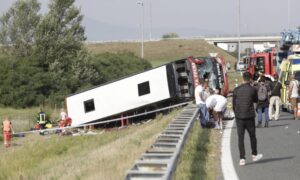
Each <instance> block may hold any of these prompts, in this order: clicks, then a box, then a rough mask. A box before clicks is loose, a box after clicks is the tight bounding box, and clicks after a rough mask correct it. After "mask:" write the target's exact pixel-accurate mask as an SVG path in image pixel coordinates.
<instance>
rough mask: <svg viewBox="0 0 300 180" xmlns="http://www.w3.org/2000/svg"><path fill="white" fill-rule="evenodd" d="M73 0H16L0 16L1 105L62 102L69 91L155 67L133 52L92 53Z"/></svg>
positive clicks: (27, 105)
mask: <svg viewBox="0 0 300 180" xmlns="http://www.w3.org/2000/svg"><path fill="white" fill-rule="evenodd" d="M74 1H75V0H64V1H61V0H51V1H50V3H49V5H48V8H49V10H48V12H47V13H45V14H40V13H39V12H40V7H41V5H40V3H39V2H38V1H37V0H27V1H24V0H18V1H16V2H15V3H14V4H13V5H12V7H11V8H10V9H9V10H8V11H7V12H6V13H4V14H3V15H2V16H1V17H0V44H1V47H0V50H1V54H0V106H12V107H30V106H37V105H41V104H43V105H45V104H46V105H53V104H57V103H61V102H62V101H63V100H64V98H65V96H66V95H68V94H71V93H75V92H77V91H80V90H82V89H85V88H89V87H91V86H94V85H98V84H101V83H104V82H107V81H110V80H113V79H116V78H120V77H122V76H125V75H128V74H132V73H136V72H138V71H142V70H145V69H149V68H151V65H150V63H149V62H148V61H146V60H144V59H140V58H139V57H137V56H135V55H134V54H133V53H131V52H120V53H116V54H113V53H104V54H96V55H94V54H91V53H89V52H88V51H87V49H86V48H85V46H84V41H85V40H86V37H85V30H84V27H83V26H82V20H83V15H82V14H81V13H80V9H79V8H78V7H76V6H75V5H74Z"/></svg>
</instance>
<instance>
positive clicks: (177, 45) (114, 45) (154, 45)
mask: <svg viewBox="0 0 300 180" xmlns="http://www.w3.org/2000/svg"><path fill="white" fill-rule="evenodd" d="M87 48H88V50H89V51H90V52H92V53H95V54H97V53H103V52H114V53H117V52H122V51H131V52H134V53H135V54H136V55H137V56H140V54H141V43H139V42H111V43H99V44H88V45H87ZM209 53H218V54H219V55H220V56H221V57H223V58H224V59H225V61H226V62H229V63H230V65H231V70H230V71H229V72H228V76H229V87H230V90H232V89H233V88H234V87H235V78H238V80H239V81H241V79H240V77H239V76H238V73H236V72H235V71H234V64H235V62H236V61H237V59H236V58H235V57H233V56H232V55H230V54H228V53H227V52H225V51H224V50H222V49H220V48H218V47H216V46H214V45H211V44H208V43H207V42H206V41H204V40H202V39H189V40H179V39H168V40H161V41H152V42H145V43H144V57H145V59H147V60H148V61H150V62H151V64H152V65H153V66H154V67H155V66H158V65H161V64H163V63H167V62H169V61H173V60H178V59H182V58H187V57H189V56H195V57H196V56H209Z"/></svg>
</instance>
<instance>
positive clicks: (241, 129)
mask: <svg viewBox="0 0 300 180" xmlns="http://www.w3.org/2000/svg"><path fill="white" fill-rule="evenodd" d="M236 126H237V133H238V139H239V150H240V159H245V143H244V135H245V130H247V131H248V134H249V137H250V142H251V149H252V155H257V140H256V134H255V119H254V118H252V119H247V120H244V119H243V120H240V119H236Z"/></svg>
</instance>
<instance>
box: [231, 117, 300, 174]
mask: <svg viewBox="0 0 300 180" xmlns="http://www.w3.org/2000/svg"><path fill="white" fill-rule="evenodd" d="M256 122H257V121H256ZM263 124H264V120H263ZM299 131H300V120H298V121H295V120H293V119H292V115H291V114H290V113H281V116H280V119H279V120H278V121H270V122H269V127H268V128H257V129H256V137H257V146H258V148H257V149H258V153H262V154H263V158H262V159H261V160H260V161H259V162H255V163H254V162H252V158H251V147H250V140H249V135H248V133H247V132H246V133H245V149H246V165H245V166H239V150H238V137H237V131H236V125H235V124H234V126H233V129H232V132H231V133H232V134H231V154H232V158H233V163H234V167H235V170H236V173H237V175H238V177H239V179H240V180H300V132H299Z"/></svg>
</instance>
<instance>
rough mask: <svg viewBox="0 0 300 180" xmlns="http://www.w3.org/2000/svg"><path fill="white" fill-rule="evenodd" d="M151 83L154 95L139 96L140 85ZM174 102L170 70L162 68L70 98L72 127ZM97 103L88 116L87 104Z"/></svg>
mask: <svg viewBox="0 0 300 180" xmlns="http://www.w3.org/2000/svg"><path fill="white" fill-rule="evenodd" d="M144 82H149V86H150V93H149V94H145V95H142V96H139V92H138V84H140V83H144ZM168 98H170V94H169V87H168V80H167V72H166V66H162V67H158V68H155V69H152V70H149V71H146V72H143V73H140V74H137V75H134V76H131V77H128V78H124V79H121V80H118V81H115V82H112V83H109V84H106V85H103V86H100V87H96V88H94V89H91V90H87V91H85V92H81V93H78V94H75V95H72V96H70V97H67V99H66V103H67V109H68V116H69V117H71V118H72V120H73V121H72V126H76V125H80V124H83V123H88V122H91V121H94V120H98V119H101V118H104V117H108V116H111V115H114V114H118V113H121V112H124V111H128V110H131V109H135V108H138V107H141V106H144V105H147V104H151V103H155V102H158V101H162V100H165V99H168ZM90 99H93V100H94V105H95V110H94V111H91V112H87V113H86V112H85V107H84V102H85V101H87V100H90Z"/></svg>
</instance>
